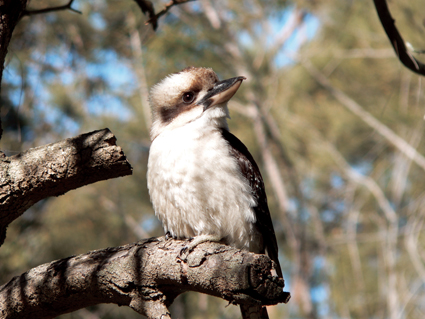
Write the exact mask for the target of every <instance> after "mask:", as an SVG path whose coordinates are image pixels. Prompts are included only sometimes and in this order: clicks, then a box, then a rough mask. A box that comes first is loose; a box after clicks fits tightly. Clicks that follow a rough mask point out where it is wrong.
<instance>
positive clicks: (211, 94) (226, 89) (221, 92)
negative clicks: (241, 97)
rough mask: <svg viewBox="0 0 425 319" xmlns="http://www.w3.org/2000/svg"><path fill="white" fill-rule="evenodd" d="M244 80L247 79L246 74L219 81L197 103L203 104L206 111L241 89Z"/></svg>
mask: <svg viewBox="0 0 425 319" xmlns="http://www.w3.org/2000/svg"><path fill="white" fill-rule="evenodd" d="M243 80H246V78H245V77H244V76H237V77H235V78H231V79H227V80H223V81H220V82H217V83H216V84H215V85H214V87H213V88H212V89H211V90H210V91H208V92H207V94H206V95H205V96H204V97H203V98H202V99H201V100H200V101H199V102H198V103H196V104H197V105H203V106H204V111H206V110H207V109H209V108H210V107H212V106H214V105H217V104H222V103H226V102H227V101H229V100H230V99H231V98H232V96H233V95H234V94H235V93H236V91H237V90H238V89H239V87H240V86H241V83H242V81H243Z"/></svg>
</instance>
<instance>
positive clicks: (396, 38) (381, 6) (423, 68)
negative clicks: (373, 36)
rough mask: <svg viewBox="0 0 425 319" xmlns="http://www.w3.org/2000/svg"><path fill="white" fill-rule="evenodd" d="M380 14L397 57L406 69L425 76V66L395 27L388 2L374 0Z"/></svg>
mask: <svg viewBox="0 0 425 319" xmlns="http://www.w3.org/2000/svg"><path fill="white" fill-rule="evenodd" d="M373 2H374V4H375V8H376V12H377V13H378V16H379V19H380V20H381V24H382V26H383V27H384V30H385V32H386V34H387V36H388V38H389V39H390V42H391V45H392V46H393V48H394V51H395V53H396V54H397V57H398V58H399V60H400V61H401V63H403V64H404V66H405V67H407V68H408V69H410V70H412V71H413V72H415V73H417V74H420V75H425V65H424V64H422V63H421V62H419V61H418V60H416V59H415V57H414V56H413V55H412V53H410V51H409V50H408V49H407V47H406V43H405V42H404V40H403V38H402V37H401V35H400V33H399V32H398V29H397V28H396V26H395V20H394V19H393V17H392V16H391V13H390V10H389V9H388V5H387V2H386V0H373Z"/></svg>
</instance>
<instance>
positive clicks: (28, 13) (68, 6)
mask: <svg viewBox="0 0 425 319" xmlns="http://www.w3.org/2000/svg"><path fill="white" fill-rule="evenodd" d="M73 2H74V0H69V2H68V3H67V4H64V5H62V6H57V7H50V8H44V9H38V10H24V11H23V12H22V16H21V17H24V16H32V15H36V14H44V13H49V12H53V11H61V10H70V11H73V12H75V13H79V14H81V11H78V10H76V9H74V8H72V7H71V6H72V3H73Z"/></svg>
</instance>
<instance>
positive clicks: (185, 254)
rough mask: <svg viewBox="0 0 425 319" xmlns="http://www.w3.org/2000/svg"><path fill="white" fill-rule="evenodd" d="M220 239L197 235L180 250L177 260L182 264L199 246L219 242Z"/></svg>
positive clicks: (213, 236) (212, 236)
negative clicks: (209, 242)
mask: <svg viewBox="0 0 425 319" xmlns="http://www.w3.org/2000/svg"><path fill="white" fill-rule="evenodd" d="M220 240H221V237H218V236H215V235H199V236H196V237H194V238H192V239H191V242H190V244H189V245H187V246H184V247H183V248H182V249H181V250H180V253H179V255H178V256H177V258H178V259H179V260H181V261H183V262H186V261H187V257H188V256H189V254H190V253H191V252H192V251H193V250H194V249H195V247H196V246H198V245H199V244H202V243H205V242H207V241H212V242H219V241H220Z"/></svg>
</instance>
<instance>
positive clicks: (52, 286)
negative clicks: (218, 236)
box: [0, 237, 290, 319]
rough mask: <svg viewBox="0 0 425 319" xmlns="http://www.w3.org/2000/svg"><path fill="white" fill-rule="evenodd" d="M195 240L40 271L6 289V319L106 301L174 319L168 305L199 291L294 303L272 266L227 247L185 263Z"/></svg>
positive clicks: (203, 250)
mask: <svg viewBox="0 0 425 319" xmlns="http://www.w3.org/2000/svg"><path fill="white" fill-rule="evenodd" d="M187 245H188V241H180V240H172V239H168V240H166V239H165V238H164V237H160V238H150V239H146V240H142V241H139V242H137V243H133V244H129V245H125V246H121V247H116V248H107V249H103V250H98V251H93V252H89V253H87V254H83V255H79V256H75V257H68V258H65V259H61V260H57V261H53V262H51V263H48V264H44V265H41V266H38V267H36V268H33V269H31V270H29V271H27V272H26V273H24V274H22V275H20V276H17V277H14V278H12V279H11V280H10V281H9V282H8V283H7V284H5V285H3V286H1V287H0V313H1V314H2V318H3V319H10V318H21V319H25V318H53V317H56V316H58V315H60V314H63V313H68V312H72V311H75V310H77V309H81V308H85V307H88V306H91V305H96V304H100V303H115V304H117V305H120V306H123V305H125V306H129V307H131V308H132V309H133V310H135V311H136V312H138V313H140V314H143V315H145V316H147V317H148V318H158V319H159V318H163V319H165V318H171V317H170V313H169V311H168V309H167V307H168V306H169V305H170V304H171V303H172V302H173V301H174V299H175V298H176V297H177V296H178V295H179V294H181V293H184V292H186V291H197V292H201V293H205V294H209V295H212V296H216V297H219V298H223V299H225V300H228V301H229V302H231V303H232V304H240V305H249V304H257V305H261V304H262V305H275V304H277V303H282V302H284V303H286V302H287V301H288V300H289V297H290V295H289V293H287V292H283V288H284V281H283V279H282V278H277V277H275V276H272V274H271V270H272V261H271V260H270V259H269V258H268V257H267V256H265V255H256V254H253V253H250V252H247V251H241V250H237V249H235V248H232V247H230V246H225V245H222V244H219V243H203V244H200V245H198V246H197V247H196V248H195V249H194V250H193V252H191V253H190V254H189V255H187V256H186V258H181V256H180V252H181V250H182V248H183V247H185V246H187Z"/></svg>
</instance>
